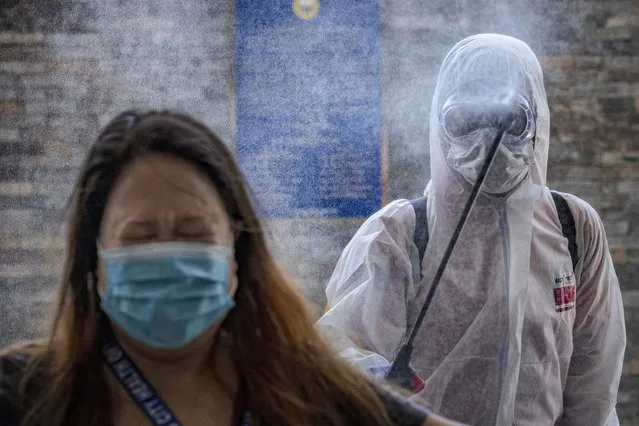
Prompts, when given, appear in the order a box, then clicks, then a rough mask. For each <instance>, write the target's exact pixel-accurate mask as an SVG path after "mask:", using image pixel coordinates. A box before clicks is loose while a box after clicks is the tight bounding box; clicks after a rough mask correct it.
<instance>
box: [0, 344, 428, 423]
mask: <svg viewBox="0 0 639 426" xmlns="http://www.w3.org/2000/svg"><path fill="white" fill-rule="evenodd" d="M26 362H27V358H26V357H24V356H19V355H11V356H7V357H2V358H0V426H20V421H21V420H22V416H23V414H24V413H23V408H24V407H22V406H21V403H20V400H19V398H18V394H17V384H18V383H19V380H20V375H21V372H22V370H23V369H24V367H25V365H26ZM376 390H377V392H378V394H379V396H380V398H381V399H382V401H383V403H384V405H385V406H386V409H387V410H388V416H389V417H390V419H391V425H392V426H422V425H423V424H424V422H425V421H426V418H427V417H428V414H429V412H428V410H426V409H425V408H423V407H421V406H420V405H417V404H415V403H414V402H412V401H410V400H408V399H406V398H404V397H403V396H401V395H399V394H398V393H396V392H394V391H392V390H390V389H386V388H381V387H378V388H377V389H376ZM27 404H28V401H27Z"/></svg>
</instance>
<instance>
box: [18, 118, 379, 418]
mask: <svg viewBox="0 0 639 426" xmlns="http://www.w3.org/2000/svg"><path fill="white" fill-rule="evenodd" d="M149 152H158V153H166V154H172V155H175V156H177V157H180V158H182V159H185V160H187V161H189V162H190V163H191V164H193V165H195V166H196V167H198V168H199V169H200V170H202V171H203V172H204V173H205V174H206V175H207V176H208V177H209V178H210V179H211V181H212V182H213V183H214V185H215V186H216V188H217V190H218V191H219V193H220V195H221V198H222V200H223V202H224V206H225V208H226V210H227V212H228V214H229V217H231V218H232V219H233V220H235V221H238V222H239V223H241V230H240V233H239V235H238V237H237V240H236V245H235V253H236V254H235V256H236V261H237V263H238V281H239V287H238V290H237V294H236V307H235V308H234V309H233V310H232V312H231V313H230V314H229V316H228V317H227V319H226V320H225V322H224V324H223V327H225V329H226V330H228V331H229V332H230V334H231V336H232V337H233V339H234V344H235V352H234V353H235V356H236V359H235V360H234V361H235V363H236V366H237V370H238V374H239V375H240V377H241V378H242V380H243V381H244V382H245V383H246V385H247V388H248V392H249V395H250V396H252V397H251V399H250V400H251V409H252V415H253V417H254V419H256V420H257V421H258V423H259V424H271V425H287V424H288V425H296V426H298V425H322V426H325V425H326V426H330V425H358V424H362V425H364V424H365V425H369V426H376V425H388V424H390V421H389V417H388V415H387V413H386V410H385V409H384V406H383V404H382V401H381V399H380V398H379V396H378V394H377V392H376V391H375V389H374V386H373V384H372V383H371V382H370V381H369V379H367V378H366V377H365V376H364V375H363V374H361V373H359V372H356V371H354V370H353V369H352V368H351V367H350V366H348V365H346V363H345V362H344V361H342V360H340V359H339V358H338V357H337V355H336V354H335V353H334V352H333V351H332V350H331V349H330V348H329V346H328V345H327V344H326V343H325V342H324V341H323V339H322V338H321V337H320V336H319V334H318V333H317V331H316V330H315V328H314V324H313V319H312V316H311V315H310V313H309V311H308V310H307V306H306V303H305V301H304V299H303V298H302V297H301V296H300V295H299V294H298V292H297V291H296V290H295V288H294V287H293V286H292V285H291V284H290V283H289V282H288V281H287V280H286V279H285V277H284V275H283V273H282V272H281V270H280V269H279V268H278V266H277V265H276V263H275V261H274V259H273V257H272V255H271V254H270V252H269V249H268V247H267V242H266V238H265V233H264V230H263V228H262V226H261V224H260V221H259V219H258V215H257V214H256V212H255V209H254V207H253V202H252V201H251V200H252V197H251V196H250V195H249V190H248V186H247V184H246V182H245V179H244V177H243V175H242V173H241V171H240V169H239V167H238V165H237V164H236V162H235V160H234V158H233V155H232V154H231V152H230V151H229V150H228V148H227V147H226V146H225V144H224V143H223V142H222V141H221V140H220V139H219V138H218V137H217V136H216V135H215V134H214V133H213V132H212V131H210V130H209V129H208V128H206V127H205V126H204V125H202V124H200V123H198V122H197V121H195V120H193V119H192V118H190V117H188V116H186V115H182V114H177V113H172V112H149V113H144V114H142V113H139V112H135V111H127V112H125V113H122V114H120V115H118V116H117V117H116V118H115V119H113V121H111V123H109V124H108V125H107V126H106V127H105V128H104V129H103V131H102V133H101V134H100V135H99V137H98V138H97V141H96V142H95V143H94V144H93V146H92V147H91V148H90V150H89V153H88V155H87V157H86V160H85V162H84V165H83V167H82V169H81V171H80V175H79V178H78V180H77V183H76V185H75V189H74V191H73V193H72V197H71V199H70V202H69V212H68V229H67V242H66V260H65V263H64V272H63V275H62V280H61V282H60V285H59V293H58V301H57V308H56V310H55V316H54V319H53V323H52V330H51V333H50V336H49V338H48V340H47V341H45V342H42V343H37V344H34V345H32V346H31V347H30V348H25V347H23V348H22V349H21V350H22V351H27V352H29V357H30V362H29V367H28V368H26V370H25V373H24V376H23V379H22V381H21V383H22V390H23V392H24V394H23V397H24V398H26V396H25V395H28V394H30V392H33V389H39V390H38V391H36V392H35V394H33V395H32V398H30V401H29V403H28V404H27V407H26V409H27V414H26V416H25V419H24V421H23V425H24V426H36V425H37V426H39V425H43V424H47V425H55V426H58V425H63V424H64V425H67V424H78V425H79V424H81V425H84V426H98V425H104V424H110V422H109V420H108V419H111V413H110V411H111V406H110V402H109V397H108V395H109V390H108V388H107V384H106V381H105V378H104V377H103V376H102V374H101V373H100V355H99V343H100V339H101V337H102V335H103V333H104V332H105V331H106V328H107V327H108V322H107V321H106V319H105V317H104V315H103V314H102V313H101V310H100V307H99V301H98V297H97V294H96V283H97V279H96V267H97V262H98V256H97V249H96V241H97V238H98V231H99V228H100V222H101V220H102V215H103V213H104V207H105V204H106V202H107V199H108V196H109V193H110V191H111V189H112V187H113V185H114V182H115V180H116V178H117V176H118V174H119V173H120V171H121V170H122V169H123V168H124V167H125V166H126V165H127V164H129V163H130V162H131V161H132V160H133V159H134V158H136V157H137V156H139V155H143V154H144V153H149ZM16 350H17V349H16ZM36 381H38V383H39V385H38V386H35V385H32V386H29V384H30V383H31V384H33V383H35V382H36ZM28 389H30V390H29V391H27V390H28Z"/></svg>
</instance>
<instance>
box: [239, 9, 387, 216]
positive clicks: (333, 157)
mask: <svg viewBox="0 0 639 426" xmlns="http://www.w3.org/2000/svg"><path fill="white" fill-rule="evenodd" d="M379 45H380V22H379V0H364V1H340V0H330V1H329V0H295V1H290V0H289V1H285V0H237V1H236V85H237V88H236V93H237V106H236V113H237V141H236V149H237V156H238V158H239V161H240V165H241V167H242V169H243V171H244V173H245V174H246V176H247V178H248V180H249V183H250V185H251V187H252V188H253V190H254V191H255V193H256V194H257V199H258V201H259V202H260V203H261V204H262V206H263V208H264V209H265V210H266V213H267V215H268V216H270V217H274V218H299V217H323V218H338V217H365V216H369V215H370V214H372V213H373V212H375V211H376V210H378V209H379V208H380V207H381V172H380V169H381V165H380V162H381V159H380V145H381V135H380V128H381V125H380V121H381V111H380V54H379V50H380V47H379Z"/></svg>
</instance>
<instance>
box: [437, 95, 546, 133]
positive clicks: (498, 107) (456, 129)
mask: <svg viewBox="0 0 639 426" xmlns="http://www.w3.org/2000/svg"><path fill="white" fill-rule="evenodd" d="M505 119H508V120H512V121H511V123H508V124H510V127H509V128H508V130H507V131H506V133H507V134H509V135H512V136H514V137H515V138H517V140H519V141H528V140H531V139H532V138H533V137H534V136H535V117H534V114H533V110H532V107H531V106H530V103H529V102H528V100H527V99H526V98H525V97H524V96H523V95H521V94H519V95H517V96H516V97H515V99H514V100H513V101H512V102H510V103H508V104H505V103H502V102H499V103H498V102H488V103H486V102H481V101H466V102H459V101H455V100H452V99H451V100H449V101H447V102H446V103H445V104H444V106H443V108H442V110H441V112H440V114H439V126H440V129H441V132H442V133H443V135H444V136H445V137H446V138H447V139H449V140H451V141H454V140H455V139H457V138H461V137H463V136H466V135H469V134H471V133H473V132H475V131H477V130H481V129H484V128H489V127H493V128H494V127H498V126H499V125H500V124H501V123H502V122H503V121H504V120H505Z"/></svg>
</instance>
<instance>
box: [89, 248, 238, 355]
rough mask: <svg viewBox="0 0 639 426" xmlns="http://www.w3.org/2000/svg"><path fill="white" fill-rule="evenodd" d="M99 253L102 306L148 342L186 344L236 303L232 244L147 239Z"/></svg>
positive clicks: (165, 345) (169, 345) (162, 345)
mask: <svg viewBox="0 0 639 426" xmlns="http://www.w3.org/2000/svg"><path fill="white" fill-rule="evenodd" d="M100 257H101V259H102V261H103V262H104V265H105V268H106V278H107V290H106V294H104V296H103V297H102V304H101V306H102V310H103V311H104V312H105V313H106V314H107V315H108V316H109V318H111V320H112V321H114V322H115V323H116V324H118V325H119V326H120V327H122V328H123V329H124V330H125V331H126V332H127V333H128V334H129V335H131V336H132V337H134V338H136V339H137V340H139V341H141V342H143V343H145V344H147V345H149V346H153V347H158V348H167V349H175V348H179V347H182V346H184V345H186V344H187V343H189V342H190V341H191V340H193V339H195V338H196V337H197V336H199V335H201V334H202V333H203V332H204V330H206V329H207V328H209V327H210V326H211V325H212V324H213V323H215V321H217V320H218V319H219V318H221V317H222V316H223V315H224V314H226V313H227V312H228V311H229V310H231V309H232V308H233V307H234V306H235V303H234V302H233V300H232V299H231V298H230V297H229V290H228V288H227V287H228V282H229V264H230V261H231V259H232V257H233V251H232V250H231V249H229V248H227V247H221V246H218V245H213V244H202V243H186V242H169V243H148V244H140V245H134V246H126V247H119V248H113V249H106V250H101V251H100Z"/></svg>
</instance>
